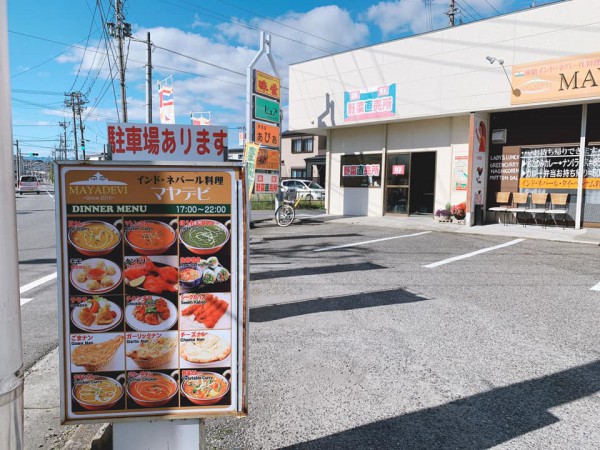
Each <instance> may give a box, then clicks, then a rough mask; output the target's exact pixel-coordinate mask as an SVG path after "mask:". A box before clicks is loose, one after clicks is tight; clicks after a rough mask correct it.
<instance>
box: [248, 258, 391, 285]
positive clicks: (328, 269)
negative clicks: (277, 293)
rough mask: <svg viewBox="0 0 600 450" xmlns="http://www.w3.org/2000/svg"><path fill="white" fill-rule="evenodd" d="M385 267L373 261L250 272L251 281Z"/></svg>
mask: <svg viewBox="0 0 600 450" xmlns="http://www.w3.org/2000/svg"><path fill="white" fill-rule="evenodd" d="M377 269H387V267H384V266H380V265H379V264H373V263H368V262H367V263H360V264H336V265H334V266H318V267H317V266H315V267H302V268H298V269H286V270H271V271H270V272H261V273H252V274H250V280H251V281H259V280H271V279H273V278H286V277H299V276H302V275H323V274H327V273H340V272H354V271H363V270H377Z"/></svg>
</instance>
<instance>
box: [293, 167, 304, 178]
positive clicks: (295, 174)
mask: <svg viewBox="0 0 600 450" xmlns="http://www.w3.org/2000/svg"><path fill="white" fill-rule="evenodd" d="M292 178H306V169H292Z"/></svg>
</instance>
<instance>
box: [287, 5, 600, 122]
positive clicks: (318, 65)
mask: <svg viewBox="0 0 600 450" xmlns="http://www.w3.org/2000/svg"><path fill="white" fill-rule="evenodd" d="M598 22H600V1H598V0H568V1H564V2H560V3H555V4H551V5H546V6H543V7H537V8H533V9H528V10H525V11H522V12H519V13H513V14H508V15H504V16H500V17H496V18H492V19H488V20H482V21H479V22H475V23H471V24H467V25H461V26H457V27H454V28H447V29H445V30H440V31H435V32H432V33H427V34H423V35H419V36H415V37H411V38H405V39H400V40H396V41H391V42H387V43H384V44H380V45H376V46H372V47H366V48H362V49H358V50H353V51H349V52H345V53H340V54H337V55H333V56H329V57H324V58H320V59H315V60H312V61H307V62H303V63H299V64H295V65H292V66H290V71H289V74H290V81H289V83H290V90H289V92H290V94H289V125H290V129H291V130H305V131H308V130H311V129H313V130H314V129H315V128H319V127H320V128H325V127H332V126H335V127H339V126H345V127H347V126H348V125H344V122H343V121H344V91H356V90H360V91H370V90H373V89H374V88H377V87H379V86H384V85H389V84H392V83H396V85H397V87H396V89H397V94H396V96H397V100H396V117H395V118H393V119H392V120H391V121H398V120H411V119H418V118H424V117H436V116H437V117H443V116H453V115H463V114H466V113H469V112H472V111H491V110H499V109H503V108H510V107H511V105H510V86H509V83H508V80H507V78H506V75H505V74H504V72H503V70H502V67H500V66H499V65H498V64H494V65H490V64H489V62H488V61H487V60H486V59H485V57H486V56H487V55H491V56H495V57H497V58H502V59H504V67H505V68H506V70H507V72H508V74H509V76H510V73H511V68H512V65H513V64H522V63H526V62H533V61H540V60H545V59H550V58H559V57H564V56H569V55H574V54H584V53H591V52H597V51H599V50H600V45H599V43H598V42H599V41H598V25H597V24H598ZM326 95H329V96H330V99H331V100H333V102H334V105H335V106H334V114H333V116H331V115H329V116H327V117H325V118H324V119H323V120H322V123H321V125H319V120H318V117H319V116H320V115H321V114H322V113H323V112H324V111H325V110H326V106H325V105H326ZM579 102H581V99H579V100H574V101H572V102H571V103H579ZM565 103H568V102H565ZM375 121H377V120H375ZM333 122H335V124H334V123H333ZM368 122H369V121H365V123H368ZM370 122H373V121H370ZM388 122H390V121H388Z"/></svg>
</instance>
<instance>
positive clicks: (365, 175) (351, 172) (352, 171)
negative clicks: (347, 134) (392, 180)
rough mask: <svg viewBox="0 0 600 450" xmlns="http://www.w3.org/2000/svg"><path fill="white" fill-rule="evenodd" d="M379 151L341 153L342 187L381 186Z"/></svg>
mask: <svg viewBox="0 0 600 450" xmlns="http://www.w3.org/2000/svg"><path fill="white" fill-rule="evenodd" d="M381 161H382V155H381V153H374V154H359V155H342V156H341V167H340V169H341V170H340V184H341V186H342V187H381Z"/></svg>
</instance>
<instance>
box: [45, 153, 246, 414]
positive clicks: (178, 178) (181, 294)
mask: <svg viewBox="0 0 600 450" xmlns="http://www.w3.org/2000/svg"><path fill="white" fill-rule="evenodd" d="M54 169H55V172H54V173H55V193H56V224H57V227H56V233H57V243H58V246H57V247H58V252H57V263H58V266H57V268H58V270H57V274H58V276H57V279H58V280H57V283H58V286H57V287H58V288H57V297H58V306H59V307H58V312H59V314H58V316H59V360H60V361H59V373H60V410H61V423H62V424H76V423H82V422H87V423H93V422H116V421H140V420H160V419H192V418H204V417H215V416H245V415H247V413H248V402H247V388H246V380H247V359H246V358H247V351H248V327H247V319H248V301H247V300H248V299H247V297H248V280H249V278H248V266H247V263H248V230H249V223H248V216H249V206H248V201H247V185H246V174H245V168H244V166H243V164H242V163H235V162H233V163H210V164H206V163H186V164H185V165H181V164H174V163H165V162H147V163H143V164H140V163H139V162H125V161H123V162H113V161H98V162H94V163H93V164H90V163H89V162H88V161H57V162H55V166H54ZM98 223H100V227H101V228H100V231H101V232H102V233H103V234H108V235H110V234H111V233H113V232H114V233H115V234H116V235H118V239H119V242H118V244H117V245H116V246H115V247H112V246H111V245H108V244H107V248H104V249H103V250H102V252H100V253H98V254H95V253H94V251H96V250H93V251H90V250H89V249H87V248H85V245H84V244H81V246H79V244H80V242H79V241H78V239H79V236H77V233H79V235H88V236H90V235H91V236H94V237H96V236H97V235H98V233H100V231H99V230H98V229H96V228H95V226H96V224H98ZM115 223H116V225H115ZM155 225H156V226H157V228H159V229H161V230H162V229H167V230H169V232H168V233H167V234H169V233H170V234H172V235H173V238H172V240H171V241H169V242H170V243H168V244H165V245H167V247H168V248H167V250H164V251H163V249H161V250H157V251H146V250H144V249H141V247H137V245H142V244H138V243H137V242H136V241H135V234H136V233H137V234H142V235H144V236H146V237H144V239H146V238H147V235H152V236H155V235H156V236H159V235H160V234H161V233H162V231H156V230H154V229H153V227H154V226H155ZM203 226H212V228H211V229H213V230H218V229H228V230H229V231H228V232H227V231H226V232H225V234H227V236H228V239H227V240H226V242H225V243H224V244H223V245H222V246H216V247H212V249H211V250H210V251H209V252H208V253H207V252H200V253H197V250H198V249H197V248H196V247H194V246H193V245H190V243H189V242H187V241H186V239H188V238H187V237H185V234H186V232H189V234H190V235H191V234H194V233H196V232H198V230H199V229H202V227H203ZM170 227H171V229H172V231H171V230H170ZM203 231H204V230H203ZM94 233H96V234H94ZM152 239H154V238H152ZM198 246H199V247H201V245H200V244H199V245H198ZM209 253H210V254H209ZM205 258H206V259H205ZM209 260H210V261H209ZM174 266H175V267H174ZM190 267H191V268H192V269H193V270H192V271H194V270H195V271H196V272H193V273H194V274H195V275H198V274H201V275H202V277H201V278H202V280H201V282H200V284H195V283H187V284H186V285H185V286H184V280H183V279H182V274H183V270H184V269H188V268H190ZM95 269H98V270H95ZM96 272H99V273H96ZM138 272H139V273H138ZM174 274H176V275H174ZM204 274H206V278H205V277H204ZM136 275H140V277H138V278H135V280H134V282H132V280H131V279H130V278H133V277H136ZM128 277H129V278H128ZM161 277H162V278H161ZM175 277H176V278H175ZM150 279H152V280H150ZM211 280H212V283H211ZM143 281H148V282H150V281H153V282H156V283H154V284H157V285H159V287H155V286H153V285H152V284H153V283H150V284H146V283H145V282H143ZM163 282H165V283H167V284H166V285H165V286H166V287H165V286H163V285H162V284H160V283H163ZM88 283H89V284H88ZM155 291H156V292H155ZM96 303H99V307H100V308H102V307H104V308H105V312H106V313H107V314H108V319H107V320H103V322H109V324H108V325H105V324H100V320H99V319H98V314H99V312H98V307H96ZM191 307H194V308H191ZM195 307H198V311H200V308H201V309H203V311H206V313H205V314H204V315H198V316H194V314H189V315H185V314H188V313H189V311H190V310H192V309H194V310H195ZM209 307H210V308H209ZM161 308H162V309H161ZM83 310H86V311H83ZM88 310H89V311H88ZM186 310H187V311H186ZM223 311H224V312H223ZM90 312H91V313H90ZM192 312H194V311H192ZM213 312H214V315H213V316H212V317H210V318H209V317H208V316H209V315H210V314H212V313H213ZM90 314H91V315H90ZM94 314H95V316H96V319H94ZM111 315H112V316H111ZM88 316H89V317H88ZM112 317H114V320H113V321H112V322H111V318H112ZM88 319H89V320H88ZM103 319H106V318H105V317H103ZM90 321H91V322H90ZM156 321H158V322H160V324H158V325H157V324H156V323H155V322H156ZM213 341H214V342H215V343H216V344H215V345H216V346H220V348H221V349H222V351H221V352H220V353H219V352H216V353H215V352H213V353H211V356H214V358H213V359H214V361H208V360H206V359H203V358H204V353H202V352H204V350H205V349H206V347H207V346H209V344H210V345H212V342H213ZM103 343H106V344H105V347H111V346H112V348H110V349H109V350H108V353H109V357H110V358H109V363H108V364H105V365H102V361H96V359H95V356H96V355H95V353H98V352H102V351H105V350H106V348H104V349H103V348H101V347H99V344H103ZM142 343H146V347H145V348H144V350H145V351H146V350H148V349H151V348H152V346H151V344H152V345H156V347H159V348H160V347H161V345H162V344H167V346H169V347H170V348H172V347H175V350H174V352H173V351H171V353H172V357H170V359H169V356H167V359H168V361H166V360H165V361H162V360H161V359H160V358H156V359H154V360H153V362H155V363H156V364H155V365H156V367H151V368H148V367H145V366H144V364H146V363H145V362H143V358H142V359H135V357H136V356H138V357H139V353H140V352H141V351H140V348H142ZM87 344H92V345H93V347H92V346H88V347H87V348H86V347H85V346H86V345H87ZM94 344H95V345H94ZM113 344H114V345H113ZM159 344H161V345H159ZM82 348H83V349H85V350H81V351H80V349H82ZM90 348H92V349H93V351H90ZM115 348H116V351H115V350H114V349H115ZM184 348H185V350H184ZM78 349H79V350H78ZM136 351H137V353H136ZM197 352H200V354H201V356H198V357H197V356H195V355H196V353H197ZM74 355H75V356H74ZM190 355H193V356H190ZM79 358H81V360H80V359H79ZM197 358H200V359H199V360H197ZM82 361H83V362H82ZM140 361H142V362H140ZM97 363H98V364H97ZM137 364H140V366H138V365H137ZM203 380H208V382H209V383H212V382H215V383H214V385H215V386H216V385H217V384H221V386H219V387H218V388H219V389H223V390H224V391H225V394H224V395H223V396H219V395H217V396H216V397H217V398H219V401H218V402H216V403H214V404H204V403H203V402H202V401H199V402H193V401H191V397H190V396H188V395H186V392H187V391H191V390H192V387H190V385H191V384H193V383H195V382H196V383H198V384H196V385H194V387H195V386H198V385H201V384H202V382H203ZM219 380H225V381H224V382H220V381H219ZM188 381H189V383H188ZM217 381H219V383H217ZM136 382H137V383H136ZM146 382H150V383H148V384H155V385H159V384H161V383H163V384H164V385H165V389H166V390H167V391H169V390H171V389H175V394H173V396H170V394H168V395H167V396H166V397H165V398H166V399H167V401H166V403H162V400H163V399H160V401H159V400H156V401H154V400H150V401H147V400H148V399H147V398H146V402H144V399H141V397H142V396H143V395H145V393H141V394H140V396H139V397H137V398H136V397H135V395H136V393H139V392H142V390H143V384H144V383H146ZM184 383H185V384H186V389H185V391H186V392H184ZM98 386H100V388H99V387H98ZM103 386H107V392H108V394H106V395H107V399H102V400H99V402H100V405H91V404H89V403H86V395H87V396H90V395H91V394H90V393H89V392H87V391H92V390H98V389H100V390H101V394H100V395H98V396H96V398H99V397H103V396H104V395H105V392H104V391H103V390H102V387H103ZM225 389H226V390H225ZM113 391H115V392H116V393H115V394H114V396H113V398H112V399H110V400H109V399H108V397H110V396H111V395H113V393H112V392H113ZM94 395H96V394H94ZM114 399H116V401H114V402H113V400H114ZM140 399H141V400H140ZM196 400H197V399H196ZM97 402H98V401H96V400H94V401H92V402H91V403H97ZM98 406H99V407H98Z"/></svg>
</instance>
